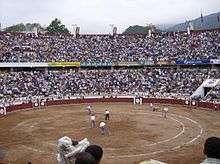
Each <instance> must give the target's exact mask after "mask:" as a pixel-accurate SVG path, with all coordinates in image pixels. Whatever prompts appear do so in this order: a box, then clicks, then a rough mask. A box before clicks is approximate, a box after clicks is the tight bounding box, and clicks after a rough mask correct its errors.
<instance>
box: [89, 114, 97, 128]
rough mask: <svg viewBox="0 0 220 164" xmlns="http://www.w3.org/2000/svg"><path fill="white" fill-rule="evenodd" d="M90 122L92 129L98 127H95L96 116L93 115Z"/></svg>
mask: <svg viewBox="0 0 220 164" xmlns="http://www.w3.org/2000/svg"><path fill="white" fill-rule="evenodd" d="M90 120H91V127H92V128H95V127H96V125H95V115H94V114H92V115H91V116H90Z"/></svg>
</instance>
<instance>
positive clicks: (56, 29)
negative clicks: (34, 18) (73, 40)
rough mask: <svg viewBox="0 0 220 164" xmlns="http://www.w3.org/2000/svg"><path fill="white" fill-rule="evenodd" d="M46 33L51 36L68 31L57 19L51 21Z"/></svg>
mask: <svg viewBox="0 0 220 164" xmlns="http://www.w3.org/2000/svg"><path fill="white" fill-rule="evenodd" d="M47 31H48V32H49V33H51V34H57V33H69V30H68V29H67V28H66V27H65V25H63V24H62V23H61V21H60V20H59V19H57V18H55V19H54V20H52V22H51V23H50V25H49V26H48V27H47Z"/></svg>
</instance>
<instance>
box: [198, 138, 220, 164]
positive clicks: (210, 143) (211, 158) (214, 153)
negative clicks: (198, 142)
mask: <svg viewBox="0 0 220 164" xmlns="http://www.w3.org/2000/svg"><path fill="white" fill-rule="evenodd" d="M203 153H204V154H205V155H206V156H207V158H206V159H205V160H204V161H203V162H202V163H201V164H220V138H217V137H210V138H208V139H207V140H206V142H205V145H204V150H203Z"/></svg>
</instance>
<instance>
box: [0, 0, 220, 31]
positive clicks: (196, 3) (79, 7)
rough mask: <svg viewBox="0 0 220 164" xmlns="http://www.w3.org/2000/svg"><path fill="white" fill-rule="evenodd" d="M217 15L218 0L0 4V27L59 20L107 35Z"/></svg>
mask: <svg viewBox="0 0 220 164" xmlns="http://www.w3.org/2000/svg"><path fill="white" fill-rule="evenodd" d="M201 11H202V13H203V15H208V14H211V13H214V12H219V11H220V0H0V22H1V24H2V27H6V26H9V25H12V24H16V23H20V22H24V23H27V22H30V23H33V22H39V23H41V24H42V25H45V26H46V25H48V24H49V23H50V21H51V20H52V19H54V18H56V17H57V18H59V19H61V21H62V23H63V24H65V25H66V26H67V27H68V28H69V30H71V31H72V29H73V28H72V24H77V25H78V26H80V27H81V29H80V30H81V31H80V32H81V33H110V31H111V27H110V26H109V24H115V25H116V26H117V27H118V31H119V32H122V31H124V30H125V29H126V28H127V27H128V26H130V25H135V24H138V25H146V24H147V23H153V24H173V23H181V22H185V21H186V19H187V20H188V19H194V18H197V17H199V16H200V12H201Z"/></svg>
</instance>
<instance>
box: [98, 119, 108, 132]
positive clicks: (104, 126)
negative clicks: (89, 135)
mask: <svg viewBox="0 0 220 164" xmlns="http://www.w3.org/2000/svg"><path fill="white" fill-rule="evenodd" d="M99 128H100V130H101V134H102V135H104V134H107V133H108V129H107V126H106V123H105V122H104V121H101V122H100V124H99Z"/></svg>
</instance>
